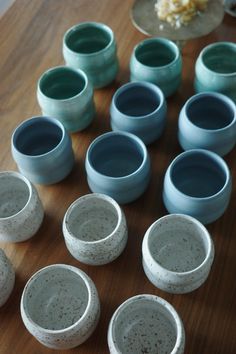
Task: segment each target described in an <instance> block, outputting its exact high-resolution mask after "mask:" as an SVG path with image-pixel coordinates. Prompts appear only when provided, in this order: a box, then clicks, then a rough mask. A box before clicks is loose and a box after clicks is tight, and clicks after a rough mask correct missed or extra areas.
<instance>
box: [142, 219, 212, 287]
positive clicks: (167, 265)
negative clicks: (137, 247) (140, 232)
mask: <svg viewBox="0 0 236 354" xmlns="http://www.w3.org/2000/svg"><path fill="white" fill-rule="evenodd" d="M142 256H143V269H144V272H145V274H146V276H147V277H148V279H149V280H150V281H151V283H153V284H154V285H155V286H156V287H157V288H159V289H161V290H164V291H167V292H169V293H175V294H184V293H188V292H190V291H193V290H195V289H197V288H198V287H199V286H201V285H202V284H203V283H204V282H205V280H206V279H207V277H208V274H209V272H210V269H211V265H212V262H213V259H214V245H213V242H212V240H211V236H210V235H209V233H208V231H207V229H206V228H205V227H204V226H203V225H202V224H201V223H200V222H199V221H197V220H196V219H194V218H192V217H190V216H187V215H183V214H170V215H166V216H164V217H162V218H160V219H158V220H157V221H155V222H154V223H153V224H152V225H151V226H150V227H149V229H148V230H147V231H146V233H145V236H144V238H143V244H142Z"/></svg>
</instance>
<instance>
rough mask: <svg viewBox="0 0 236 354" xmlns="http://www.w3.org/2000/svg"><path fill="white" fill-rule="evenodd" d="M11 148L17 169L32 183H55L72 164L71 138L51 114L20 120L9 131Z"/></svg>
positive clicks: (65, 174) (68, 170)
mask: <svg viewBox="0 0 236 354" xmlns="http://www.w3.org/2000/svg"><path fill="white" fill-rule="evenodd" d="M11 148H12V156H13V158H14V160H15V162H16V164H17V166H18V169H19V171H20V172H21V173H22V174H23V175H25V176H26V177H27V178H28V179H29V180H30V181H31V182H33V183H38V184H53V183H57V182H59V181H61V180H62V179H64V178H65V177H66V176H67V175H68V174H69V173H70V172H71V170H72V167H73V165H74V154H73V150H72V143H71V138H70V136H69V135H68V133H67V132H66V130H65V128H64V127H63V125H62V124H61V123H60V122H59V121H57V120H56V119H54V118H49V117H33V118H30V119H28V120H25V121H23V122H22V123H21V124H20V125H19V126H18V127H17V128H16V129H15V131H14V132H13V135H12V140H11Z"/></svg>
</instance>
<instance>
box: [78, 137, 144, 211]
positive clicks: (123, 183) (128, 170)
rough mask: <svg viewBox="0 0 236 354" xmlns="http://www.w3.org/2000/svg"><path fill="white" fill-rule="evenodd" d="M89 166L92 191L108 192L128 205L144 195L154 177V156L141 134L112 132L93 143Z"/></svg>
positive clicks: (88, 153)
mask: <svg viewBox="0 0 236 354" xmlns="http://www.w3.org/2000/svg"><path fill="white" fill-rule="evenodd" d="M85 168H86V172H87V181H88V185H89V187H90V189H91V191H92V192H95V193H103V194H107V195H109V196H110V197H112V198H114V199H115V200H116V201H117V202H118V203H121V204H126V203H130V202H132V201H134V200H135V199H137V198H138V197H140V196H141V195H142V194H143V193H144V191H145V190H146V188H147V186H148V183H149V180H150V158H149V155H148V152H147V149H146V146H145V145H144V143H143V142H142V140H141V139H139V138H138V137H137V136H135V135H133V134H130V133H126V132H108V133H105V134H102V135H100V136H98V137H97V138H96V139H95V140H94V141H93V142H92V143H91V144H90V146H89V148H88V150H87V154H86V160H85Z"/></svg>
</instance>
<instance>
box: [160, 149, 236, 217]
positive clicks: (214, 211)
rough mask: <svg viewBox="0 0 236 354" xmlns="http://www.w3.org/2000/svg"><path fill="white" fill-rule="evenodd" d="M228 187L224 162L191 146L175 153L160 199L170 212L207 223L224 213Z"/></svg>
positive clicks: (228, 175) (227, 200) (229, 182)
mask: <svg viewBox="0 0 236 354" xmlns="http://www.w3.org/2000/svg"><path fill="white" fill-rule="evenodd" d="M231 189H232V182H231V176H230V171H229V168H228V166H227V164H226V163H225V161H224V160H223V159H222V158H221V157H220V156H218V155H217V154H215V153H214V152H212V151H208V150H203V149H193V150H188V151H185V152H183V153H182V154H180V155H178V156H177V157H176V158H175V159H174V160H173V161H172V162H171V164H170V165H169V167H168V169H167V171H166V174H165V177H164V187H163V201H164V204H165V207H166V209H167V210H168V211H169V213H171V214H175V213H180V214H187V215H190V216H192V217H195V218H196V219H198V220H199V221H200V222H202V223H203V224H209V223H211V222H213V221H215V220H216V219H218V218H219V217H220V216H221V215H222V214H223V213H224V212H225V210H226V208H227V206H228V204H229V200H230V196H231Z"/></svg>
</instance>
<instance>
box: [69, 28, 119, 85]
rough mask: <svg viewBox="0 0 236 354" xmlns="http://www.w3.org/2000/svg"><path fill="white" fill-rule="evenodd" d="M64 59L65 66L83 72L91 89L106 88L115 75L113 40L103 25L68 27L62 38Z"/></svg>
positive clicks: (114, 42)
mask: <svg viewBox="0 0 236 354" xmlns="http://www.w3.org/2000/svg"><path fill="white" fill-rule="evenodd" d="M63 56H64V59H65V62H66V64H67V65H69V66H71V67H72V68H74V69H82V70H84V72H85V73H86V74H87V76H88V79H89V81H90V82H91V84H92V85H93V86H94V88H100V87H104V86H106V85H108V84H109V83H110V82H112V81H113V80H114V79H115V77H116V74H117V72H118V59H117V55H116V40H115V37H114V34H113V32H112V30H111V29H110V28H109V27H108V26H106V25H104V24H103V23H97V22H82V23H80V24H78V25H75V26H74V27H72V28H70V29H69V30H68V31H67V32H66V33H65V35H64V38H63Z"/></svg>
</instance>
